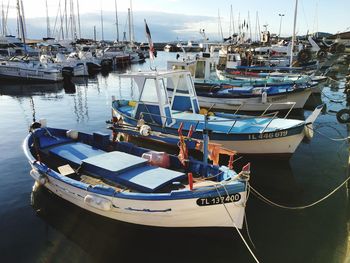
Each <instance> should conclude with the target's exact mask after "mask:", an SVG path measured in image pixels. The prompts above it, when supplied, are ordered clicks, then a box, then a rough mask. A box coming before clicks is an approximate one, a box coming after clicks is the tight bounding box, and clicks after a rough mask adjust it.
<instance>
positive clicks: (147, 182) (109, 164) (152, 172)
mask: <svg viewBox="0 0 350 263" xmlns="http://www.w3.org/2000/svg"><path fill="white" fill-rule="evenodd" d="M82 169H83V170H84V171H86V172H88V173H90V174H92V175H94V176H99V177H103V178H105V179H108V180H110V181H112V182H115V183H118V184H121V185H124V186H127V187H129V188H131V189H133V190H137V191H140V192H145V193H152V192H154V191H156V190H158V189H160V188H161V187H163V186H165V185H166V184H168V183H170V182H173V181H176V180H179V179H182V178H183V177H184V176H185V175H184V174H183V173H180V172H176V171H172V170H168V169H164V168H160V167H155V166H150V165H148V161H147V160H146V159H144V158H141V157H138V156H134V155H131V154H127V153H124V152H109V153H105V154H101V155H98V156H93V157H90V158H87V159H85V160H83V163H82Z"/></svg>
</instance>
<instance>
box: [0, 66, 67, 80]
mask: <svg viewBox="0 0 350 263" xmlns="http://www.w3.org/2000/svg"><path fill="white" fill-rule="evenodd" d="M0 78H2V79H8V80H27V81H28V80H29V81H48V82H59V81H62V80H63V76H62V74H61V72H59V71H57V72H50V71H41V70H35V69H21V68H17V67H10V66H1V67H0Z"/></svg>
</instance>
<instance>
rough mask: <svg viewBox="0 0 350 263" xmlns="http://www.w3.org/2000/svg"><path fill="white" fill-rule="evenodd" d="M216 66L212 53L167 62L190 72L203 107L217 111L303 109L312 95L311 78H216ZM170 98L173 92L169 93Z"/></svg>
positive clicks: (173, 67)
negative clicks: (214, 72)
mask: <svg viewBox="0 0 350 263" xmlns="http://www.w3.org/2000/svg"><path fill="white" fill-rule="evenodd" d="M216 63H217V61H216V59H215V57H213V56H212V55H211V54H210V53H203V55H202V56H199V57H197V58H196V59H191V58H188V59H182V60H181V59H179V60H176V61H168V63H167V68H168V69H170V70H171V69H185V70H189V71H190V72H191V74H192V77H193V79H194V86H195V89H196V92H197V96H198V101H199V103H200V105H201V106H202V107H207V108H209V107H212V108H213V109H217V110H231V111H236V110H238V109H239V110H242V111H265V110H266V109H268V110H269V111H276V110H290V109H291V108H293V109H302V108H303V107H304V105H305V103H306V101H307V99H308V98H309V96H310V94H311V93H312V90H313V88H312V85H311V82H310V78H309V77H301V78H295V79H294V78H293V79H289V78H286V79H284V78H273V79H270V78H266V79H259V80H257V81H255V80H239V79H236V80H233V79H225V80H219V79H214V78H213V76H212V74H211V68H213V67H215V64H216ZM169 95H170V96H171V90H169Z"/></svg>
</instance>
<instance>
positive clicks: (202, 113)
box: [199, 108, 208, 115]
mask: <svg viewBox="0 0 350 263" xmlns="http://www.w3.org/2000/svg"><path fill="white" fill-rule="evenodd" d="M207 113H208V110H207V109H206V108H201V109H200V110H199V114H201V115H207Z"/></svg>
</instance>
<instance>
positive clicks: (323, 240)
mask: <svg viewBox="0 0 350 263" xmlns="http://www.w3.org/2000/svg"><path fill="white" fill-rule="evenodd" d="M175 55H176V54H174V53H170V54H169V53H163V52H159V56H158V58H157V62H156V63H157V65H158V68H159V69H161V68H164V67H165V65H166V60H167V59H168V58H172V59H173V58H175ZM147 68H149V64H148V63H144V64H141V65H133V66H132V70H138V69H147ZM75 83H76V84H75V87H69V88H67V87H63V85H62V84H54V85H29V84H25V83H23V84H5V83H2V84H0V262H253V260H252V257H251V256H250V255H249V252H248V251H247V249H246V248H245V246H244V244H243V242H242V241H241V239H240V238H239V236H238V234H237V232H236V230H235V229H231V228H226V229H191V230H190V229H188V230H186V229H185V230H178V229H159V228H149V227H141V226H135V225H130V224H125V223H121V222H117V221H113V220H109V219H105V218H102V217H100V216H97V215H94V214H91V213H88V212H85V211H83V210H82V209H80V208H78V207H75V206H74V205H71V204H70V203H68V202H66V201H64V200H62V199H60V198H57V197H55V196H54V195H53V194H51V193H49V192H48V191H46V190H43V189H40V190H38V191H36V192H32V186H33V184H34V181H33V179H32V178H31V177H30V175H29V171H30V167H29V164H28V163H27V160H26V158H25V156H24V154H23V151H22V148H21V146H22V145H21V144H22V141H23V139H24V137H25V136H26V135H27V133H28V126H29V124H30V123H31V122H32V119H33V110H32V109H33V108H34V109H35V117H36V118H37V119H39V118H45V119H47V121H48V125H49V126H52V127H61V128H68V129H71V128H74V129H78V130H82V131H87V132H92V131H104V132H108V130H106V128H105V126H106V125H105V121H106V120H108V119H110V117H111V110H110V106H111V96H112V95H115V96H117V97H123V98H130V97H133V96H134V95H135V94H134V92H135V91H134V90H133V89H132V87H130V83H129V82H128V81H125V80H122V79H120V78H119V77H118V75H117V73H116V72H114V73H109V74H108V75H106V76H102V75H97V76H96V77H94V78H89V79H77V80H75ZM343 86H344V83H343V82H341V81H340V82H332V83H331V85H328V86H326V87H325V88H324V93H325V94H326V96H325V95H322V96H321V98H319V97H316V96H313V97H311V98H310V100H309V102H310V103H311V104H313V105H314V106H315V105H317V104H318V103H321V100H322V101H323V103H326V104H327V110H326V111H325V112H324V113H323V114H322V115H321V116H320V117H319V118H318V119H317V122H316V124H315V125H314V127H315V129H317V131H318V132H320V133H322V134H323V135H321V134H319V133H315V136H314V138H313V140H312V141H311V142H303V143H302V144H301V145H300V146H299V147H298V149H297V151H296V152H295V154H294V155H293V157H292V158H291V159H290V160H289V161H272V160H265V159H262V160H250V161H251V162H252V165H251V166H252V172H251V184H252V186H253V187H255V188H256V189H257V190H258V191H260V192H261V193H263V194H264V195H265V196H267V197H268V198H270V199H271V200H273V201H275V202H276V203H279V204H283V205H287V206H301V205H306V204H309V203H312V202H314V201H316V200H318V199H320V198H322V197H323V196H325V195H326V194H328V193H329V192H330V191H332V190H333V189H334V188H335V187H337V186H338V185H339V184H340V183H341V182H343V181H344V180H345V178H346V177H347V163H348V156H349V151H348V147H349V144H348V142H347V141H332V140H330V139H328V138H326V136H328V137H331V138H344V137H347V136H348V130H347V126H346V125H344V124H339V123H338V122H337V119H336V117H335V114H334V111H337V110H339V109H341V108H345V107H346V103H345V102H343V103H334V101H338V100H343V93H342V92H343V90H342V88H343ZM32 101H33V102H34V107H33V105H32V104H31V103H32ZM304 114H305V116H307V115H308V114H310V111H305V112H303V113H302V114H301V116H298V117H299V118H300V117H301V118H303V117H304ZM324 135H325V136H324ZM248 161H249V160H248V159H247V158H244V159H243V160H242V163H244V162H248ZM246 212H247V221H248V226H249V233H250V236H251V239H252V241H253V242H254V245H255V249H253V251H254V253H255V254H256V255H257V257H258V259H259V260H260V261H261V262H293V263H295V262H325V263H329V262H346V261H348V262H349V259H347V253H348V243H349V230H350V224H349V223H350V221H349V196H348V191H347V189H346V187H343V188H342V189H340V190H339V191H338V192H336V193H335V194H334V195H332V196H331V197H330V198H328V199H326V200H325V201H323V202H321V203H320V204H318V205H317V206H314V207H311V208H307V209H303V210H286V209H281V208H277V207H273V206H270V205H267V204H265V203H263V202H262V201H260V200H259V199H257V198H256V197H255V196H253V195H251V196H250V199H249V201H248V204H247V209H246ZM242 233H243V235H244V237H245V238H246V240H248V243H249V244H250V246H251V247H253V245H252V243H251V242H250V241H249V238H248V235H247V230H246V229H243V230H242Z"/></svg>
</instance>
